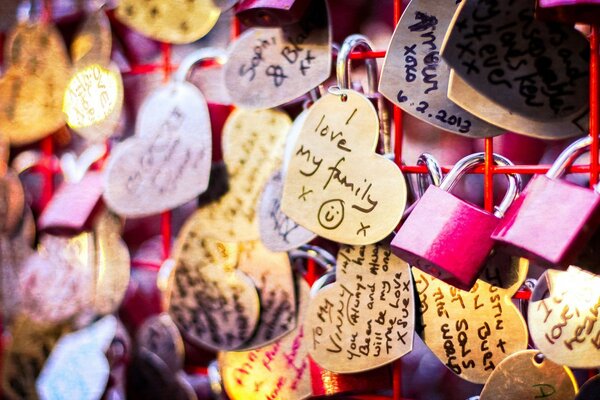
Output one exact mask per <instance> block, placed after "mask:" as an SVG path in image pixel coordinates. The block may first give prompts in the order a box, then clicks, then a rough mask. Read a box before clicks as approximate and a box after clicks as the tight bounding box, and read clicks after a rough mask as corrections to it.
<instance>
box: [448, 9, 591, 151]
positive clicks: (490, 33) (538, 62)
mask: <svg viewBox="0 0 600 400" xmlns="http://www.w3.org/2000/svg"><path fill="white" fill-rule="evenodd" d="M534 11H535V2H533V1H532V2H528V1H522V2H498V3H494V4H491V3H486V2H480V1H478V0H464V1H462V3H461V4H460V6H459V8H458V10H457V12H456V15H455V17H454V19H453V24H452V28H451V30H450V31H449V33H448V34H447V35H446V38H445V40H444V44H443V49H442V56H443V57H444V60H445V61H446V62H447V63H448V65H449V66H450V68H452V69H453V70H454V72H455V73H456V75H458V76H460V78H462V79H463V80H464V82H465V83H466V84H467V85H468V86H470V87H472V88H473V89H474V90H476V91H477V92H479V93H481V95H483V96H484V97H485V98H487V99H489V100H490V101H491V102H492V103H495V104H496V105H498V106H500V107H501V108H503V109H505V110H506V111H508V112H510V113H511V114H518V115H521V116H523V117H526V118H527V119H533V120H536V121H543V122H546V123H551V122H553V123H557V122H572V121H573V120H576V119H579V118H581V116H582V115H583V114H585V112H586V110H587V108H588V89H587V86H588V85H587V82H588V79H589V78H588V77H589V72H588V58H589V45H588V43H587V41H586V40H585V38H584V37H583V35H581V34H580V33H579V32H578V31H576V30H575V29H574V28H573V27H572V26H568V25H561V24H556V23H547V22H543V21H540V20H536V19H535V18H534ZM458 96H459V93H453V94H452V96H450V98H455V97H458ZM460 96H461V97H462V98H463V100H462V101H461V102H460V104H461V105H462V104H465V103H467V102H474V101H475V100H474V99H473V98H469V99H468V101H467V99H466V97H464V96H465V94H464V93H460ZM468 110H471V112H473V111H474V110H472V109H471V108H469V109H468ZM477 116H478V117H480V118H482V119H485V120H487V121H488V122H493V123H494V124H496V125H499V124H497V123H496V120H495V119H494V120H493V119H492V118H491V116H489V115H488V116H486V115H485V113H483V114H477ZM504 117H505V118H507V116H506V115H504ZM516 132H519V133H523V134H529V133H528V132H522V131H521V130H519V129H517V130H516ZM578 134H579V132H577V131H575V130H573V129H572V130H571V131H570V132H560V136H554V135H551V134H549V133H548V132H538V133H537V135H536V136H538V137H545V138H549V139H552V138H554V139H557V138H564V137H568V136H576V135H578Z"/></svg>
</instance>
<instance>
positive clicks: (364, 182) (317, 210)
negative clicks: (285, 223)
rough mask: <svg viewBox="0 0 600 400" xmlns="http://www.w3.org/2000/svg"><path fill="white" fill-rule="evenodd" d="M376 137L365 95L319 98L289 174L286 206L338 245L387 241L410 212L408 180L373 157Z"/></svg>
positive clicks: (375, 123) (392, 166) (351, 93)
mask: <svg viewBox="0 0 600 400" xmlns="http://www.w3.org/2000/svg"><path fill="white" fill-rule="evenodd" d="M378 136H379V120H378V117H377V111H376V110H375V108H374V107H373V104H371V102H370V101H369V99H367V98H366V97H365V96H363V95H362V94H360V93H358V92H356V91H354V90H347V89H341V90H339V93H336V94H327V95H325V96H323V97H322V98H321V99H319V100H318V101H317V102H315V103H314V105H313V106H312V107H311V108H310V109H309V110H308V114H307V116H306V121H305V122H304V126H303V127H302V131H301V133H300V137H299V138H298V140H297V142H296V145H295V147H294V156H293V157H292V159H291V160H290V163H289V167H288V170H287V172H286V177H285V183H284V189H283V198H282V202H281V209H282V211H283V212H284V213H285V214H286V215H288V216H289V217H290V218H292V219H293V220H294V221H296V222H297V223H299V224H300V225H302V226H304V227H305V228H307V229H309V230H311V231H313V232H315V233H316V234H318V235H319V236H322V237H325V238H327V239H330V240H334V241H336V242H340V243H347V244H357V245H362V244H370V243H375V242H377V241H379V240H382V239H384V238H385V237H386V236H387V235H388V234H389V233H390V232H391V231H392V230H393V229H394V228H395V227H396V225H398V222H399V221H400V217H401V216H402V213H403V211H404V207H405V205H406V183H405V181H404V177H403V175H402V172H400V169H399V168H398V167H397V166H396V165H395V164H394V163H393V162H392V161H390V160H388V159H386V158H385V157H383V156H380V155H377V154H375V147H376V145H377V140H378Z"/></svg>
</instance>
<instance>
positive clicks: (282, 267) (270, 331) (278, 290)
mask: <svg viewBox="0 0 600 400" xmlns="http://www.w3.org/2000/svg"><path fill="white" fill-rule="evenodd" d="M237 269H238V270H240V271H242V272H243V273H245V274H246V275H248V276H249V277H250V278H251V279H252V280H253V281H254V285H255V286H256V289H257V290H258V295H259V298H260V319H259V322H258V326H257V327H256V331H255V332H254V336H253V337H252V339H250V340H249V341H248V342H246V343H244V345H243V346H242V347H240V349H244V350H246V349H251V348H255V347H264V346H266V345H267V344H269V343H271V342H273V341H275V340H277V339H279V338H280V337H282V336H284V335H286V334H287V333H289V332H290V331H291V330H293V329H294V328H295V326H296V314H297V311H298V310H297V307H296V306H297V303H296V284H295V283H294V274H293V272H292V266H291V265H290V259H289V257H288V254H287V253H285V252H279V253H274V252H272V251H270V250H268V249H267V248H266V247H265V246H264V245H263V244H262V243H261V242H260V241H256V242H246V243H242V244H241V245H240V257H239V261H238V264H237Z"/></svg>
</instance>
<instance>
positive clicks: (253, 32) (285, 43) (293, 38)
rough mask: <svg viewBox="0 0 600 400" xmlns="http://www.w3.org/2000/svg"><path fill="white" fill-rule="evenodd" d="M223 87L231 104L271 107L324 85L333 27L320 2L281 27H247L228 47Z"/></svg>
mask: <svg viewBox="0 0 600 400" xmlns="http://www.w3.org/2000/svg"><path fill="white" fill-rule="evenodd" d="M224 72H225V86H226V87H227V91H228V92H229V95H230V96H231V99H232V101H233V103H234V104H236V105H238V106H241V107H247V108H271V107H277V106H279V105H281V104H284V103H287V102H289V101H292V100H294V99H295V98H297V97H300V96H302V95H303V94H305V93H307V92H309V91H310V90H311V89H313V88H315V87H317V86H318V85H320V84H321V83H323V82H324V81H325V80H326V79H327V78H328V77H329V74H330V72H331V26H330V22H329V9H328V7H327V2H326V1H324V0H312V1H311V4H310V6H309V8H308V9H307V10H306V13H305V15H304V17H303V18H302V20H300V21H299V22H298V23H295V24H290V25H286V26H285V27H283V28H251V29H248V30H247V31H245V32H244V33H243V34H242V35H241V36H240V37H239V38H238V39H237V40H236V41H235V42H234V43H233V45H232V46H231V49H230V51H229V60H228V61H227V64H226V65H225V71H224Z"/></svg>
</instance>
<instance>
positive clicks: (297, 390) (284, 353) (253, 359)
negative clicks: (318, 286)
mask: <svg viewBox="0 0 600 400" xmlns="http://www.w3.org/2000/svg"><path fill="white" fill-rule="evenodd" d="M297 282H298V285H299V288H298V297H299V299H298V301H299V304H298V325H297V326H296V328H295V329H294V330H293V331H291V332H289V333H288V334H287V335H285V336H284V337H282V338H281V339H279V340H278V341H276V342H275V343H273V344H270V345H268V346H265V347H261V348H258V349H254V350H251V351H234V352H232V351H228V352H222V353H220V354H219V367H220V369H221V376H222V379H223V386H224V388H225V391H226V392H227V394H228V395H229V397H230V398H232V399H247V400H259V399H265V398H273V399H286V400H302V399H306V398H308V397H310V396H311V395H312V389H311V377H310V370H309V362H310V361H309V358H308V343H307V337H306V332H307V330H306V329H305V328H304V324H303V322H304V318H305V313H306V308H307V306H308V303H309V298H310V289H309V287H308V284H307V283H306V282H305V281H304V280H303V279H302V278H301V277H298V279H297Z"/></svg>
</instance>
